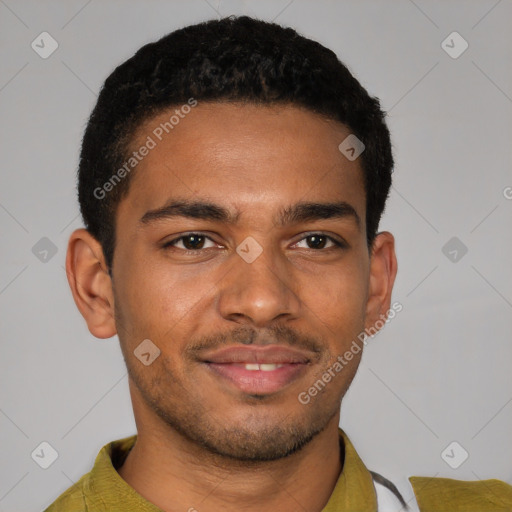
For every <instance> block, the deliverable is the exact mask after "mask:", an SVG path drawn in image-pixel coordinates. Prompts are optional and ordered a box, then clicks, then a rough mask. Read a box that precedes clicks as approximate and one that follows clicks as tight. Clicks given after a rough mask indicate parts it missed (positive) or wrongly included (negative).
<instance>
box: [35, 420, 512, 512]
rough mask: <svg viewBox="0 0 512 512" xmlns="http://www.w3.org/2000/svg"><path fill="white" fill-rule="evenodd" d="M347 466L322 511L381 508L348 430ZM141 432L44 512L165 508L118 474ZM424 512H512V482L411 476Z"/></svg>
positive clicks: (111, 449)
mask: <svg viewBox="0 0 512 512" xmlns="http://www.w3.org/2000/svg"><path fill="white" fill-rule="evenodd" d="M339 432H340V441H341V442H343V445H344V461H343V469H342V471H341V473H340V476H339V478H338V481H337V482H336V486H335V488H334V490H333V492H332V494H331V497H330V498H329V501H328V503H327V505H326V506H325V507H324V509H323V510H322V512H377V495H376V491H375V487H374V485H373V479H372V475H371V474H370V472H369V471H368V469H366V467H365V465H364V464H363V462H362V461H361V459H360V458H359V456H358V455H357V452H356V451H355V449H354V447H353V445H352V443H351V442H350V440H349V438H348V437H347V435H346V434H345V433H344V432H343V430H341V429H340V430H339ZM136 440H137V436H136V435H135V436H131V437H127V438H124V439H120V440H118V441H113V442H111V443H109V444H107V445H105V446H104V447H103V448H102V449H101V451H100V452H99V454H98V456H97V457H96V461H95V463H94V467H93V468H92V470H91V471H90V472H89V473H87V474H86V475H84V476H83V477H82V478H80V480H79V481H78V482H76V484H74V485H73V486H71V487H70V488H69V489H68V490H67V491H65V492H64V493H63V494H62V495H61V496H60V497H59V498H58V499H57V500H56V501H55V502H54V503H53V504H52V505H50V506H49V507H48V508H47V509H46V510H45V511H44V512H106V511H108V512H138V511H140V512H162V510H161V509H160V508H158V507H157V506H155V505H153V504H152V503H150V502H149V501H147V500H146V499H145V498H143V497H142V496H141V495H140V494H138V493H137V491H135V489H133V488H132V487H130V485H128V483H127V482H125V481H124V480H123V479H122V478H121V476H120V475H119V474H118V473H117V471H116V468H119V467H121V466H122V464H123V463H124V460H125V458H126V456H127V455H128V452H129V451H130V449H131V448H132V447H133V445H134V444H135V441H136ZM409 480H410V482H411V484H412V486H413V489H414V493H415V495H416V499H417V502H418V506H419V510H420V511H421V512H457V511H461V512H462V511H464V512H501V511H502V512H505V511H507V512H511V511H512V486H510V485H508V484H506V483H504V482H501V481H499V480H483V481H476V482H463V481H459V480H450V479H446V478H428V477H411V478H410V479H409Z"/></svg>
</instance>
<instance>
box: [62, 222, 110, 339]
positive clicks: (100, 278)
mask: <svg viewBox="0 0 512 512" xmlns="http://www.w3.org/2000/svg"><path fill="white" fill-rule="evenodd" d="M66 274H67V278H68V282H69V286H70V288H71V293H72V294H73V298H74V300H75V304H76V305H77V307H78V309H79V310H80V313H81V314H82V316H83V317H84V319H85V321H86V322H87V326H88V328H89V331H90V332H91V334H93V335H94V336H96V337H97V338H110V337H112V336H114V335H115V334H116V332H117V331H116V325H115V320H114V318H115V315H114V311H115V310H114V294H113V291H112V280H111V277H110V275H109V273H108V269H107V266H106V263H105V257H104V254H103V249H102V247H101V244H100V243H99V242H98V241H97V240H96V239H95V238H94V237H93V236H92V235H91V234H90V233H89V232H88V231H87V230H85V229H77V230H76V231H74V232H73V233H72V234H71V236H70V238H69V243H68V252H67V256H66Z"/></svg>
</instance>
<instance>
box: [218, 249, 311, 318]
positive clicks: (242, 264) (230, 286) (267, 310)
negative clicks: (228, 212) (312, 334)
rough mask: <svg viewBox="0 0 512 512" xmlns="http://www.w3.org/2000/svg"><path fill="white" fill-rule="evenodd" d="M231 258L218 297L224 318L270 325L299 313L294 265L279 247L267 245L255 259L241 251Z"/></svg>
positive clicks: (299, 302)
mask: <svg viewBox="0 0 512 512" xmlns="http://www.w3.org/2000/svg"><path fill="white" fill-rule="evenodd" d="M232 259H233V261H232V262H230V263H231V264H232V266H231V267H230V271H229V272H228V273H227V274H226V275H225V277H224V278H223V279H222V281H221V283H220V289H219V294H218V299H217V307H218V309H219V313H220V315H221V316H222V317H223V318H225V319H227V320H230V321H234V322H237V323H239V324H244V325H251V326H254V327H269V326H271V324H273V323H275V322H276V321H281V322H282V321H286V320H291V319H294V318H297V317H298V316H299V315H300V309H301V301H300V298H299V296H298V290H297V286H296V283H294V280H293V275H292V269H290V267H289V266H288V265H287V262H286V260H285V259H284V258H282V257H280V255H279V254H277V250H275V251H272V250H271V249H269V248H265V249H264V250H263V252H262V253H261V254H260V255H259V256H258V257H257V258H256V260H254V261H252V263H248V262H247V261H245V260H244V259H243V258H242V257H240V256H239V255H238V253H235V254H233V258H232Z"/></svg>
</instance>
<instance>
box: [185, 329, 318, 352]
mask: <svg viewBox="0 0 512 512" xmlns="http://www.w3.org/2000/svg"><path fill="white" fill-rule="evenodd" d="M231 345H247V346H250V345H258V346H265V345H284V346H289V347H293V348H300V349H304V350H307V351H309V352H311V353H313V354H316V355H318V354H321V353H322V352H325V350H326V343H323V342H322V340H321V339H319V338H318V337H313V336H309V335H306V334H302V333H299V332H297V331H296V330H294V329H291V328H290V327H287V326H283V325H280V326H273V327H269V328H267V329H264V330H256V329H254V328H252V327H247V326H244V327H238V328H236V329H233V330H232V331H229V332H227V333H222V334H214V335H209V336H201V337H199V338H198V339H197V340H194V341H192V342H191V343H190V344H189V345H188V347H187V348H186V349H185V352H186V354H187V356H188V357H190V358H191V359H196V358H197V357H198V355H199V354H200V353H201V352H203V351H205V350H211V349H217V348H219V349H220V348H223V347H227V346H231Z"/></svg>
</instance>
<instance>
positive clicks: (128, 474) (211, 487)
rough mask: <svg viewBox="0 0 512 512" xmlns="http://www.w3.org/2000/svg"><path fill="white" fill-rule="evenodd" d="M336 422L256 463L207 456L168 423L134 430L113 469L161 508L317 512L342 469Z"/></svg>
mask: <svg viewBox="0 0 512 512" xmlns="http://www.w3.org/2000/svg"><path fill="white" fill-rule="evenodd" d="M338 423H339V414H338V415H336V416H335V417H333V418H332V419H331V421H330V422H329V424H328V425H327V428H326V429H324V430H323V431H322V432H321V433H320V434H318V435H317V436H316V437H315V438H314V439H313V440H312V441H311V442H310V443H308V445H306V446H305V447H304V448H302V450H300V451H299V452H296V453H294V454H292V455H290V456H288V457H285V458H283V459H280V460H277V461H270V462H259V463H247V462H241V461H234V460H231V459H226V458H223V457H220V456H216V455H212V454H211V453H209V452H206V451H205V449H204V448H202V447H199V446H197V445H196V444H194V443H192V442H190V441H189V440H187V439H185V438H183V437H182V436H181V435H180V434H178V433H177V432H175V431H174V430H170V429H169V427H168V426H164V425H159V426H158V427H157V428H154V426H152V427H151V428H138V437H137V442H136V443H135V446H134V447H133V449H132V450H131V451H130V453H129V454H128V456H127V458H126V460H125V462H124V464H123V466H122V467H121V468H119V469H118V473H119V474H120V476H121V477H122V478H123V479H124V480H125V481H126V482H127V483H128V484H129V485H130V486H132V487H133V488H134V489H135V490H136V491H137V492H138V493H139V494H140V495H142V496H143V497H144V498H145V499H147V500H148V501H150V502H151V503H153V504H155V505H156V506H158V507H159V508H161V509H162V510H164V511H165V512H175V511H176V510H187V511H190V512H194V510H197V511H200V512H214V511H215V512H216V511H218V510H223V511H225V512H231V511H235V510H236V511H237V512H238V511H240V510H241V509H242V510H244V511H246V512H253V511H254V512H259V511H261V510H280V511H282V512H292V511H293V512H295V511H297V510H308V511H310V512H321V510H322V509H323V508H324V507H325V505H326V504H327V502H328V500H329V497H330V496H331V494H332V492H333V490H334V487H335V485H336V481H337V479H338V477H339V474H340V472H341V469H342V464H341V460H340V459H341V457H340V444H339V434H338ZM146 425H147V423H146ZM138 427H139V425H138ZM140 427H142V425H140Z"/></svg>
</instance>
